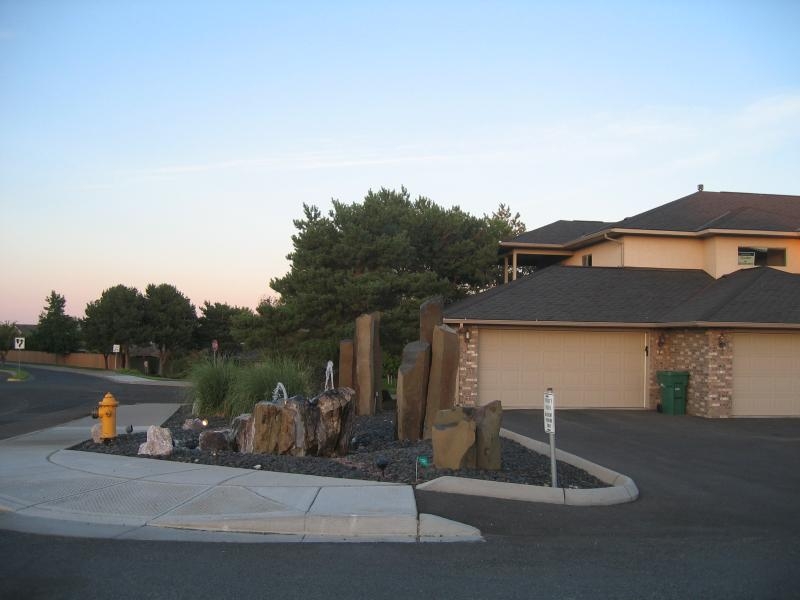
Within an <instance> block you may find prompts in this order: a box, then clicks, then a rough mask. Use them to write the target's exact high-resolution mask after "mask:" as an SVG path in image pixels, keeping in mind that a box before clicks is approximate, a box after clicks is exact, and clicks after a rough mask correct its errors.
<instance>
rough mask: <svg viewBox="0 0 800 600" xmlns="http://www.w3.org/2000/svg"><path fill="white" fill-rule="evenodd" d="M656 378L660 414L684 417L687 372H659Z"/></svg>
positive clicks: (687, 383) (687, 380)
mask: <svg viewBox="0 0 800 600" xmlns="http://www.w3.org/2000/svg"><path fill="white" fill-rule="evenodd" d="M657 376H658V385H659V387H660V388H661V412H663V413H664V414H667V415H685V414H686V387H687V386H688V385H689V372H688V371H659V372H658V373H657Z"/></svg>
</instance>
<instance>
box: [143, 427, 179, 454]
mask: <svg viewBox="0 0 800 600" xmlns="http://www.w3.org/2000/svg"><path fill="white" fill-rule="evenodd" d="M139 454H145V455H148V456H169V455H170V454H172V433H170V430H169V429H167V428H165V427H157V426H156V425H151V426H150V427H148V428H147V441H146V442H145V443H144V444H142V445H140V446H139Z"/></svg>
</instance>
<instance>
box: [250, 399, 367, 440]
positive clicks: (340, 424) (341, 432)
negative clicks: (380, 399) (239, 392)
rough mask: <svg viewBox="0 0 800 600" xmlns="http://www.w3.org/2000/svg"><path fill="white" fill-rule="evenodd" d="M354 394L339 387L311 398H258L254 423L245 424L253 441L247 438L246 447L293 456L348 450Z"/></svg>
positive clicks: (253, 418)
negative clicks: (272, 399) (268, 399)
mask: <svg viewBox="0 0 800 600" xmlns="http://www.w3.org/2000/svg"><path fill="white" fill-rule="evenodd" d="M354 396H355V390H353V389H352V388H336V389H333V390H328V391H327V392H324V393H323V394H321V395H319V396H317V397H316V398H312V399H311V400H306V399H305V398H303V397H302V396H295V397H294V398H289V399H288V400H286V401H278V402H259V403H258V404H256V405H255V408H254V409H253V416H252V418H251V419H250V423H251V424H250V425H249V426H245V428H246V429H247V428H249V429H252V435H251V436H250V439H251V440H252V442H245V446H244V447H247V445H248V444H251V445H252V450H251V451H252V452H257V453H266V454H291V455H293V456H342V455H344V454H347V450H348V446H349V439H350V433H351V429H352V419H353V416H354V409H355V406H354V404H355V403H354V402H353V397H354ZM242 417H244V415H243V416H242ZM237 419H240V420H241V421H244V419H242V418H241V417H237ZM240 447H242V446H240Z"/></svg>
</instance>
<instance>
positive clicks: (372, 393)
mask: <svg viewBox="0 0 800 600" xmlns="http://www.w3.org/2000/svg"><path fill="white" fill-rule="evenodd" d="M380 323H381V313H379V312H374V313H370V314H368V315H361V316H360V317H358V318H357V319H356V339H355V343H354V353H355V386H356V387H355V390H356V401H357V402H358V408H357V413H358V414H359V415H374V414H375V408H376V404H377V402H376V394H377V393H378V391H379V390H380V389H381V362H382V357H381V341H380V332H379V329H380ZM340 364H341V357H340ZM339 377H340V378H341V369H340V371H339Z"/></svg>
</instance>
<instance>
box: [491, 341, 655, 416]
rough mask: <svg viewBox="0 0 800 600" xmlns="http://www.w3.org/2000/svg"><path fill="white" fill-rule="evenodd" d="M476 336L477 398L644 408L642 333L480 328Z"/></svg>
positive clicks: (511, 403)
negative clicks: (547, 398)
mask: <svg viewBox="0 0 800 600" xmlns="http://www.w3.org/2000/svg"><path fill="white" fill-rule="evenodd" d="M479 335H480V337H479V341H478V402H479V403H480V404H482V405H483V404H487V403H488V402H491V401H492V400H501V401H502V403H503V407H504V408H541V407H542V395H543V393H544V391H545V390H546V389H547V388H548V387H552V388H553V389H554V390H555V393H556V406H557V408H643V407H644V406H645V344H646V340H645V334H644V333H639V332H606V331H588V332H576V331H529V330H512V329H484V330H481V332H480V334H479Z"/></svg>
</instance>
